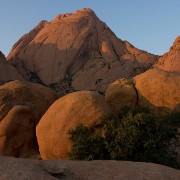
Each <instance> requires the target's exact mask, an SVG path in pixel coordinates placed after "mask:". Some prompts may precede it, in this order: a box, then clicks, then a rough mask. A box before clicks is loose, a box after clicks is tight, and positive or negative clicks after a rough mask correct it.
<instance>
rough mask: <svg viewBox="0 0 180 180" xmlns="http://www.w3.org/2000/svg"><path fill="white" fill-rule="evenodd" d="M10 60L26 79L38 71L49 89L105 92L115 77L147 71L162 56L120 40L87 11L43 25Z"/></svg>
mask: <svg viewBox="0 0 180 180" xmlns="http://www.w3.org/2000/svg"><path fill="white" fill-rule="evenodd" d="M7 59H8V60H9V61H11V63H12V64H13V65H14V66H16V67H17V69H18V70H19V71H20V72H21V73H22V74H23V75H24V76H25V77H26V78H27V79H28V78H29V72H33V73H35V74H36V75H37V76H38V77H39V78H40V80H41V81H42V82H43V83H45V84H46V85H50V84H53V83H60V82H66V84H67V86H71V87H72V89H75V90H104V89H106V87H107V86H108V84H109V83H111V82H113V81H114V80H116V79H119V78H122V77H125V78H129V77H133V76H134V75H137V74H139V73H141V72H144V71H145V70H147V69H148V68H149V67H150V66H151V65H152V64H153V63H154V62H155V61H156V60H157V56H155V55H152V54H149V53H147V52H145V51H142V50H139V49H137V48H135V47H134V46H132V45H131V44H130V43H128V42H127V41H122V40H121V39H119V38H117V37H116V35H115V34H114V33H113V32H112V31H111V30H110V28H109V27H108V26H107V25H106V24H105V23H104V22H102V21H101V20H100V19H99V18H98V17H97V16H96V15H95V13H94V12H93V11H92V10H90V9H82V10H79V11H76V12H75V13H72V14H62V15H58V16H57V17H56V18H55V19H54V20H52V21H51V22H47V21H42V22H40V24H39V25H38V26H37V27H35V28H34V29H33V30H32V31H30V32H29V33H28V34H26V35H24V36H23V37H22V38H21V39H20V40H19V41H18V42H17V43H16V44H15V45H14V46H13V48H12V50H11V52H10V54H9V55H8V57H7ZM65 88H67V87H65Z"/></svg>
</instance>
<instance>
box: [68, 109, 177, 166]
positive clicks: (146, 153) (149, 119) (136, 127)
mask: <svg viewBox="0 0 180 180" xmlns="http://www.w3.org/2000/svg"><path fill="white" fill-rule="evenodd" d="M170 117H171V115H170V114H169V115H168V116H165V115H163V116H157V115H155V114H153V113H152V112H151V111H150V110H149V109H146V108H140V107H138V108H134V109H132V108H127V107H126V108H123V110H122V114H121V115H120V116H119V117H116V116H114V115H112V114H111V115H108V116H106V117H104V118H102V121H101V122H102V123H101V124H102V125H101V127H100V128H98V129H95V128H87V127H85V126H83V125H79V126H77V127H76V128H75V129H71V130H70V131H69V132H68V133H69V135H70V138H71V140H72V143H73V146H72V150H71V152H69V153H68V155H69V157H70V159H73V160H95V159H114V160H129V161H145V162H153V163H159V164H164V165H167V166H171V167H175V168H179V164H178V162H177V154H176V152H175V149H176V148H177V143H176V142H177V141H176V139H177V135H178V134H177V129H176V128H175V127H174V126H173V121H174V120H175V121H177V119H178V118H177V117H179V114H178V113H177V114H173V116H172V117H174V118H172V119H171V118H170ZM176 123H177V122H176Z"/></svg>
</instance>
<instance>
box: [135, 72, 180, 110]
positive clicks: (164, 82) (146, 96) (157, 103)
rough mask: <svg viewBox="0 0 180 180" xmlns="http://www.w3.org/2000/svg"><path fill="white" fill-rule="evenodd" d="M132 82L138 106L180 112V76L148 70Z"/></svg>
mask: <svg viewBox="0 0 180 180" xmlns="http://www.w3.org/2000/svg"><path fill="white" fill-rule="evenodd" d="M134 81H135V86H136V89H137V91H138V96H139V97H138V98H139V100H138V104H139V105H141V106H148V107H150V108H154V109H157V110H161V109H167V110H175V111H180V74H177V73H169V72H165V71H162V70H159V69H150V70H148V71H146V72H145V73H142V74H140V75H138V76H136V77H135V78H134Z"/></svg>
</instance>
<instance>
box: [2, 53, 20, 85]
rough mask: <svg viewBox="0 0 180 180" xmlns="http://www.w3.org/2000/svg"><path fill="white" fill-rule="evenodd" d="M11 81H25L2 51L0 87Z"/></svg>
mask: <svg viewBox="0 0 180 180" xmlns="http://www.w3.org/2000/svg"><path fill="white" fill-rule="evenodd" d="M10 80H23V77H22V76H21V75H20V74H19V73H18V71H17V70H16V69H15V68H14V67H13V66H12V65H11V64H10V62H7V61H6V58H5V56H4V54H3V53H2V52H1V51H0V85H1V84H4V83H5V82H7V81H10Z"/></svg>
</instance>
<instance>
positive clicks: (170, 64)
mask: <svg viewBox="0 0 180 180" xmlns="http://www.w3.org/2000/svg"><path fill="white" fill-rule="evenodd" d="M155 66H156V67H158V68H159V69H162V70H164V71H168V72H175V73H180V36H178V37H177V38H176V39H175V41H174V43H173V45H172V47H171V48H170V50H169V52H167V53H165V54H164V55H163V56H162V57H161V58H160V59H159V60H158V62H157V64H155Z"/></svg>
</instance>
